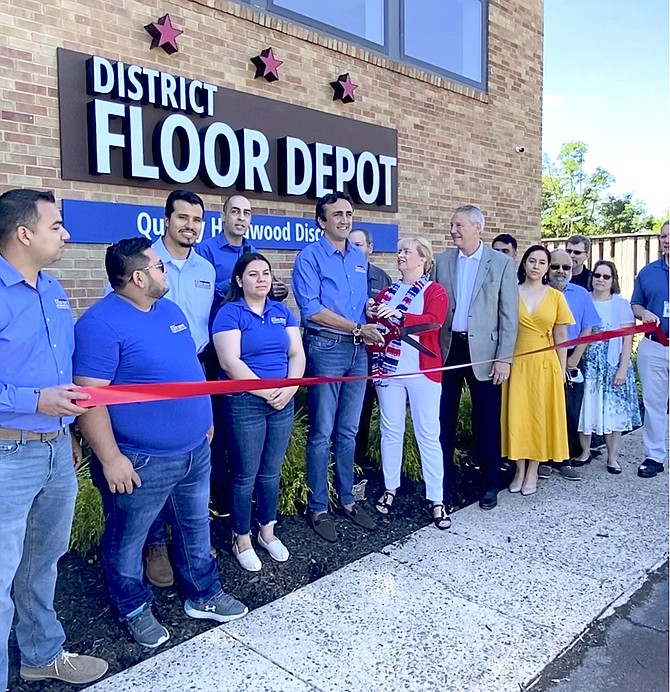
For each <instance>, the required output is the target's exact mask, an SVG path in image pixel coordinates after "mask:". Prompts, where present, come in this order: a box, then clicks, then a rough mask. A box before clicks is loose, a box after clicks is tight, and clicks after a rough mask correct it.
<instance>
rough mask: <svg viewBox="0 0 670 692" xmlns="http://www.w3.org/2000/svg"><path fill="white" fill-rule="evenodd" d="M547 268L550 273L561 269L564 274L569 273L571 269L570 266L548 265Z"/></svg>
mask: <svg viewBox="0 0 670 692" xmlns="http://www.w3.org/2000/svg"><path fill="white" fill-rule="evenodd" d="M549 268H550V269H551V271H552V272H557V271H558V270H559V269H562V270H563V271H564V272H567V271H570V270H571V269H572V265H571V264H550V265H549Z"/></svg>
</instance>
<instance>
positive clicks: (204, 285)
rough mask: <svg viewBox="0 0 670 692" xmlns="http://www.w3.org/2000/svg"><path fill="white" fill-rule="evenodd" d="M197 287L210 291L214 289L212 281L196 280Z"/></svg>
mask: <svg viewBox="0 0 670 692" xmlns="http://www.w3.org/2000/svg"><path fill="white" fill-rule="evenodd" d="M195 287H196V288H206V289H210V288H211V287H212V282H211V281H204V280H203V279H196V280H195Z"/></svg>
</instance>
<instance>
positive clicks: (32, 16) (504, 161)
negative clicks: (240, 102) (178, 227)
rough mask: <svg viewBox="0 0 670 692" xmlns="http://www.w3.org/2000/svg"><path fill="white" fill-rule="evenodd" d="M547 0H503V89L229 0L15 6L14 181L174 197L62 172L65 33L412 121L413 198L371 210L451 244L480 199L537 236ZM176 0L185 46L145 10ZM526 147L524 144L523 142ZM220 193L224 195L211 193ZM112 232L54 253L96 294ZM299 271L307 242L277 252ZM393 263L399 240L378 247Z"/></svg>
mask: <svg viewBox="0 0 670 692" xmlns="http://www.w3.org/2000/svg"><path fill="white" fill-rule="evenodd" d="M542 11H543V8H542V0H490V3H489V90H488V93H487V94H482V93H480V92H477V91H476V90H474V89H471V88H468V87H464V86H461V85H458V84H453V83H450V82H449V81H448V80H446V79H443V78H440V77H436V76H434V75H429V74H426V73H424V72H422V71H421V70H418V69H416V68H412V67H408V66H405V65H401V64H398V63H394V62H393V61H391V60H388V59H386V58H383V57H380V56H377V55H374V54H372V53H370V52H368V51H367V50H365V49H362V48H358V47H356V46H352V45H349V44H346V43H344V42H342V41H339V40H336V39H333V38H328V37H326V36H322V35H320V34H317V33H316V32H314V31H311V30H309V29H306V28H302V27H299V26H297V25H293V24H291V23H289V22H287V21H286V20H281V19H277V18H275V17H272V16H269V15H264V14H262V13H260V12H255V11H252V9H251V8H249V7H248V6H244V5H238V4H236V3H234V2H228V0H201V1H195V0H173V1H168V2H162V3H158V2H155V0H151V1H147V2H141V1H139V0H115V1H114V2H111V1H110V2H105V1H104V0H21V2H20V3H18V2H17V3H11V7H10V4H9V3H4V4H3V5H2V7H1V8H0V191H4V190H6V189H8V188H11V187H17V186H26V187H37V188H51V189H54V190H55V191H56V194H57V195H58V196H59V197H69V198H73V199H91V200H98V201H117V202H127V203H136V204H137V203H151V204H158V205H160V204H162V203H163V201H164V198H165V194H166V193H165V192H164V191H161V190H146V189H142V190H140V189H137V188H132V187H122V186H112V185H105V184H104V183H101V184H90V183H80V182H74V181H63V180H60V177H59V176H60V151H59V131H58V100H57V74H56V48H57V47H59V46H61V47H64V48H69V49H71V50H77V51H81V52H86V53H90V54H98V55H102V56H104V57H107V58H110V59H113V60H123V61H124V62H130V61H134V62H137V63H138V64H141V65H146V66H153V67H156V68H158V69H163V70H166V71H169V72H172V73H174V74H183V75H185V76H193V77H196V76H197V77H200V78H202V79H204V80H206V81H208V82H211V83H214V84H217V85H220V86H223V87H228V88H234V89H239V90H244V91H247V92H249V93H253V94H258V95H260V96H265V97H268V98H277V99H281V100H283V101H286V102H289V103H295V104H297V105H302V106H307V107H310V108H316V109H319V110H322V111H325V112H330V113H334V114H337V115H343V116H346V117H350V118H353V119H356V120H360V121H365V122H373V123H376V124H379V125H383V126H386V127H392V128H395V129H396V130H397V131H398V156H399V159H398V183H399V185H398V188H399V189H398V213H397V214H391V213H384V212H374V213H373V212H363V214H362V215H361V216H360V217H359V218H360V220H369V221H378V222H393V223H398V224H399V225H400V234H401V236H402V235H409V234H416V233H421V234H423V235H426V236H428V237H429V238H430V239H431V240H432V241H433V244H434V247H435V249H436V251H439V250H441V249H444V247H446V246H447V245H448V242H447V239H446V236H445V232H446V230H447V229H448V220H449V216H450V212H451V210H453V208H454V207H455V206H457V205H459V204H464V203H474V204H477V205H478V206H480V207H481V208H482V210H483V211H484V212H485V214H486V218H487V227H486V230H485V237H486V239H488V240H490V239H491V238H492V237H493V236H494V235H495V234H497V233H501V232H507V233H512V234H513V235H515V236H517V238H518V239H519V241H520V244H521V245H522V246H525V245H528V244H530V243H531V242H533V241H535V240H537V239H539V235H540V234H539V227H540V176H541V91H542V32H543V26H542ZM165 12H169V13H170V15H171V16H172V19H173V21H174V23H175V25H176V26H177V27H179V28H181V29H183V30H184V32H185V33H184V34H183V35H182V36H180V37H179V45H180V51H179V52H178V53H176V54H174V55H172V56H168V55H167V54H165V53H164V52H163V51H162V50H157V49H154V50H152V51H149V43H150V37H149V36H148V34H147V33H146V32H145V30H144V28H143V27H144V25H145V24H147V23H149V22H151V21H155V19H156V18H157V17H158V16H160V15H162V14H164V13H165ZM267 46H272V47H273V49H274V51H275V55H276V56H277V57H278V58H279V59H281V60H284V65H282V67H281V79H280V81H277V82H273V83H271V84H270V83H267V82H265V81H264V80H255V79H254V68H253V66H252V64H251V63H250V62H249V58H250V57H251V56H252V55H256V54H258V52H260V50H262V49H263V48H266V47H267ZM343 72H350V73H351V76H352V79H353V81H354V82H356V83H357V84H359V89H358V90H357V92H356V102H355V103H352V104H342V103H341V102H339V101H338V102H334V101H332V90H331V87H330V86H329V82H330V81H332V80H333V79H335V78H336V77H337V75H339V74H341V73H343ZM516 145H522V146H524V147H525V152H524V153H523V154H517V153H516V152H515V146H516ZM205 203H206V204H207V206H208V208H210V209H220V207H221V198H220V196H218V195H217V196H214V195H210V196H205ZM254 209H255V210H256V211H257V212H259V213H272V214H285V213H287V214H291V215H293V216H303V215H304V216H311V215H312V211H313V210H312V209H311V208H310V207H307V206H305V205H302V204H296V203H290V202H287V203H278V202H271V203H268V202H265V203H263V202H261V201H258V202H256V203H254ZM103 255H104V247H103V246H99V245H98V246H95V245H72V246H71V247H70V248H69V250H68V252H67V253H66V255H65V258H64V259H63V260H62V261H61V262H60V263H59V265H58V266H56V267H54V269H53V273H54V274H55V275H57V276H58V277H59V278H60V279H61V280H62V281H63V283H64V285H65V286H66V289H67V291H68V292H69V294H70V295H71V296H72V298H73V302H74V305H75V307H76V308H77V309H78V310H81V309H83V308H85V307H87V306H88V305H90V304H91V303H92V302H93V301H94V300H95V299H96V298H97V297H98V296H99V295H101V293H102V290H103V286H104V283H105V282H104V270H103V268H102V258H103ZM268 255H269V256H270V258H271V259H272V261H273V264H274V266H275V268H276V270H277V272H278V274H279V275H281V276H284V277H288V276H289V274H290V269H291V266H292V259H293V256H294V253H293V252H268ZM374 261H375V262H376V263H377V264H379V265H380V266H382V267H384V268H386V269H387V270H392V269H394V260H393V256H392V255H390V254H386V255H378V256H376V259H375V260H374Z"/></svg>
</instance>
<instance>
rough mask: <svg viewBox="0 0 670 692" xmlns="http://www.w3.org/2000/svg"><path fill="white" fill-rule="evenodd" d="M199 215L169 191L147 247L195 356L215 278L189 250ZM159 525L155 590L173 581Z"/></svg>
mask: <svg viewBox="0 0 670 692" xmlns="http://www.w3.org/2000/svg"><path fill="white" fill-rule="evenodd" d="M204 215H205V204H204V202H203V201H202V199H201V198H200V197H199V196H198V195H196V194H195V193H193V192H188V191H187V190H174V191H173V192H171V193H170V194H169V195H168V198H167V200H166V201H165V235H164V236H163V237H162V238H159V239H158V240H157V241H156V242H155V243H154V244H153V245H152V247H153V249H154V250H155V251H156V254H157V255H158V257H159V258H160V259H161V260H162V262H163V265H164V266H165V276H166V277H167V283H168V286H169V289H170V290H169V291H168V294H167V296H166V297H167V298H168V299H169V300H171V301H172V302H173V303H176V304H177V305H178V306H179V307H180V308H181V309H182V310H183V311H184V315H186V319H187V320H188V326H189V328H190V330H191V336H192V337H193V340H194V341H195V348H196V351H197V352H198V357H199V358H200V357H201V354H202V353H203V351H204V349H205V346H207V344H208V343H209V314H210V311H211V309H212V302H213V300H214V281H215V277H216V272H215V270H214V267H213V266H212V265H211V264H210V263H209V262H208V261H207V260H206V259H205V258H204V257H201V256H200V255H199V254H198V253H197V252H195V251H194V247H195V244H196V242H197V240H198V238H199V237H200V234H201V233H202V221H203V218H204ZM164 524H165V518H164V517H163V515H162V514H161V515H160V516H159V517H158V519H157V520H156V522H155V524H154V525H153V526H152V527H151V530H150V531H149V536H148V538H147V545H146V555H145V561H146V575H147V579H148V580H149V581H150V582H151V583H152V584H153V585H154V586H158V587H167V586H172V584H173V583H174V573H173V570H172V566H171V565H170V559H169V557H168V550H167V545H166V535H165V529H164Z"/></svg>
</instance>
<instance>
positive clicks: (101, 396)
mask: <svg viewBox="0 0 670 692" xmlns="http://www.w3.org/2000/svg"><path fill="white" fill-rule="evenodd" d="M633 334H655V335H656V338H657V339H658V341H659V342H660V343H661V344H662V345H663V346H667V345H668V337H667V336H666V335H665V332H664V331H663V330H662V329H661V328H660V327H659V326H658V325H657V324H655V323H654V322H647V323H646V324H642V325H640V326H637V327H636V326H632V327H621V328H620V329H611V330H609V331H605V332H598V333H597V334H590V335H589V336H580V337H578V338H576V339H570V340H569V341H563V342H561V343H560V344H553V345H551V346H545V347H544V348H538V349H536V350H534V351H527V352H525V353H518V354H517V355H515V356H514V358H522V357H523V356H530V355H533V354H535V353H543V352H544V351H552V350H554V349H558V348H572V347H573V346H580V345H581V344H590V343H593V342H595V341H605V340H606V339H614V338H617V337H620V336H631V335H633ZM510 358H511V356H510ZM494 360H499V359H491V360H481V361H476V362H473V363H465V364H462V365H449V366H442V367H440V368H430V369H429V370H420V371H418V372H412V373H403V374H401V375H398V374H393V375H387V376H386V377H387V378H391V377H413V376H415V375H422V374H425V373H428V372H441V371H444V370H456V369H458V368H468V367H471V366H472V365H482V364H484V363H492V362H494ZM370 379H372V377H370V376H368V375H354V376H351V375H350V376H347V377H296V378H294V379H286V378H278V379H268V380H218V381H216V382H166V383H157V384H116V385H107V386H106V387H80V388H79V391H81V392H84V393H85V394H90V395H91V398H90V399H87V400H86V401H77V404H78V405H80V406H83V407H84V408H92V407H93V406H109V405H111V404H135V403H139V402H142V401H164V400H166V399H183V398H185V397H190V396H203V395H209V394H239V393H241V392H253V391H256V390H259V389H277V388H279V387H296V386H298V385H302V386H305V387H310V386H313V385H316V384H328V383H331V382H349V381H354V380H370Z"/></svg>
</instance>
